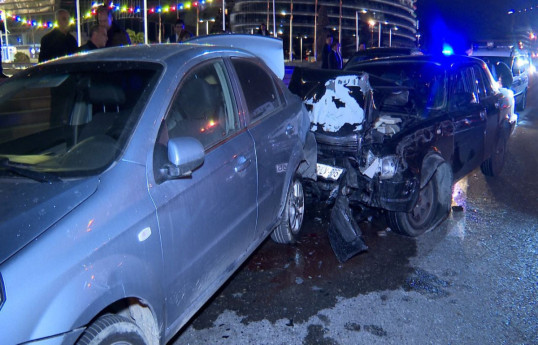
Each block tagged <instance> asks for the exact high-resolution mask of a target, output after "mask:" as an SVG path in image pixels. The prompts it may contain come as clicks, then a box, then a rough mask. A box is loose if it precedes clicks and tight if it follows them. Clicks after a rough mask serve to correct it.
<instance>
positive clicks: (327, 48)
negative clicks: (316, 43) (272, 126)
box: [321, 33, 333, 69]
mask: <svg viewBox="0 0 538 345" xmlns="http://www.w3.org/2000/svg"><path fill="white" fill-rule="evenodd" d="M332 44H333V35H332V34H330V33H328V34H327V37H325V44H324V45H323V49H322V51H321V68H323V69H327V68H329V55H331V52H332V48H331V46H332Z"/></svg>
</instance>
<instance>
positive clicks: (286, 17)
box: [230, 0, 419, 60]
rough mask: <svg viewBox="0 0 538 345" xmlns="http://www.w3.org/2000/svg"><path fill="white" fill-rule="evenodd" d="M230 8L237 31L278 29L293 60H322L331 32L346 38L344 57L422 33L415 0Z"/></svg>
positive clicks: (268, 1)
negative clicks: (263, 27) (364, 48)
mask: <svg viewBox="0 0 538 345" xmlns="http://www.w3.org/2000/svg"><path fill="white" fill-rule="evenodd" d="M273 3H274V14H273ZM316 4H317V11H316ZM230 12H231V13H230V25H231V29H232V31H233V32H238V33H255V32H256V31H257V30H258V28H259V26H260V24H261V23H265V24H266V25H267V28H268V29H269V31H270V33H271V34H273V35H274V31H275V28H276V34H277V36H278V37H280V38H282V39H283V40H284V42H285V43H284V47H285V48H284V49H285V50H286V58H288V59H290V57H291V59H293V60H296V59H302V60H304V59H306V58H307V57H311V56H314V55H318V60H319V58H320V57H321V54H320V51H321V47H322V46H323V43H324V42H325V37H326V36H327V33H332V35H333V36H334V37H335V38H336V39H339V40H340V41H341V43H342V52H343V56H344V58H346V57H349V56H350V55H351V54H352V53H353V52H354V51H355V50H357V48H358V47H361V46H364V47H378V46H381V47H388V46H398V47H414V46H416V45H417V41H418V38H419V37H417V27H418V20H417V16H416V14H415V0H354V1H352V0H346V1H327V0H326V1H322V0H303V1H298V0H295V1H294V0H284V1H273V0H235V1H233V7H232V9H231V11H230ZM316 14H317V18H316ZM273 17H274V20H273ZM290 33H291V36H292V40H291V41H290V39H289V37H290ZM357 35H358V39H357ZM314 38H315V39H316V41H317V46H316V47H314V44H313V43H314ZM290 48H291V49H290ZM290 50H291V52H292V54H291V55H290Z"/></svg>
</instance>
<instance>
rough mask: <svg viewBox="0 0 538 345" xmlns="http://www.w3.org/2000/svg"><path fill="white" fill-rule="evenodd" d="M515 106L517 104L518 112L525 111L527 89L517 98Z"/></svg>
mask: <svg viewBox="0 0 538 345" xmlns="http://www.w3.org/2000/svg"><path fill="white" fill-rule="evenodd" d="M516 104H517V110H519V111H523V110H525V108H526V107H527V89H525V91H523V93H522V94H521V96H519V102H517V103H516Z"/></svg>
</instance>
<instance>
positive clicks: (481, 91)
mask: <svg viewBox="0 0 538 345" xmlns="http://www.w3.org/2000/svg"><path fill="white" fill-rule="evenodd" d="M473 72H474V73H473V74H474V84H475V88H476V93H477V95H478V99H479V100H480V99H481V98H485V97H487V96H488V95H489V94H491V92H488V89H487V88H486V83H485V79H484V78H485V77H484V73H483V71H482V68H480V67H479V66H478V65H474V66H473Z"/></svg>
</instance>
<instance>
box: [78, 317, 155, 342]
mask: <svg viewBox="0 0 538 345" xmlns="http://www.w3.org/2000/svg"><path fill="white" fill-rule="evenodd" d="M119 344H121V345H146V344H149V342H148V341H146V339H145V337H144V333H143V332H142V330H141V329H140V327H138V326H137V325H136V324H135V323H134V322H132V321H130V320H129V319H127V318H125V317H123V316H119V315H114V314H107V315H103V316H101V317H100V318H98V319H97V320H95V322H93V323H92V324H91V325H90V326H89V327H88V328H87V329H86V331H84V333H83V334H82V337H81V338H80V339H79V340H78V342H77V345H119Z"/></svg>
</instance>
